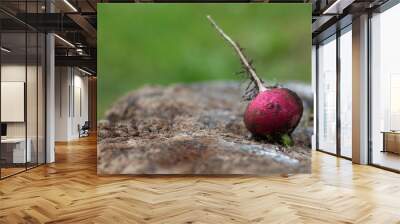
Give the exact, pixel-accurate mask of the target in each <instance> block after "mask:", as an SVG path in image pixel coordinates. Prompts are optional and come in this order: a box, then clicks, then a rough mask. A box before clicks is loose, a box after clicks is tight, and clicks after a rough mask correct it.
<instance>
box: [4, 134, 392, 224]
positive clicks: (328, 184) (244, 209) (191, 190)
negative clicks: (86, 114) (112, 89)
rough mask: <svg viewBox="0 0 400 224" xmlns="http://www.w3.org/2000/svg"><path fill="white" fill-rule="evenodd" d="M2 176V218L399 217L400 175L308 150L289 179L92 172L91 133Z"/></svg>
mask: <svg viewBox="0 0 400 224" xmlns="http://www.w3.org/2000/svg"><path fill="white" fill-rule="evenodd" d="M56 156H57V157H56V158H57V162H56V163H55V164H51V165H46V166H42V167H39V168H36V169H33V170H30V171H28V172H26V173H22V174H19V175H17V176H14V177H11V178H8V179H5V180H3V181H0V202H1V203H0V223H400V212H399V211H400V200H398V199H399V198H400V175H399V174H395V173H391V172H387V171H384V170H380V169H377V168H374V167H369V166H360V165H353V164H351V162H350V161H347V160H343V159H338V158H336V157H333V156H330V155H326V154H323V153H319V152H314V153H313V173H312V174H309V175H293V176H289V177H280V176H272V177H251V176H157V177H150V176H147V177H146V176H111V177H101V176H97V174H96V139H95V138H94V137H90V138H85V139H82V140H80V141H76V142H71V143H69V144H58V145H57V154H56Z"/></svg>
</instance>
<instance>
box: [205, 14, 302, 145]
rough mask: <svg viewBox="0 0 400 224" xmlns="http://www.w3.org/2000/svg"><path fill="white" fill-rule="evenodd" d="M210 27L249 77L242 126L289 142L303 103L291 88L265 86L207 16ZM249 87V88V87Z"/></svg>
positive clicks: (235, 45)
mask: <svg viewBox="0 0 400 224" xmlns="http://www.w3.org/2000/svg"><path fill="white" fill-rule="evenodd" d="M207 19H208V20H209V21H210V22H211V24H212V25H213V27H214V28H215V29H216V30H217V31H218V32H219V33H220V34H221V36H222V37H223V38H224V39H225V40H226V41H228V43H229V44H230V45H231V46H232V47H233V49H234V50H235V52H236V53H237V55H238V56H239V58H240V62H241V63H242V66H243V69H244V73H246V74H247V77H248V78H249V79H250V84H249V86H248V87H247V88H246V92H245V94H244V98H245V99H247V100H250V103H249V104H248V105H247V108H246V111H245V114H244V123H245V126H246V128H247V129H248V130H249V131H250V132H251V133H252V134H253V135H254V136H256V137H259V136H262V137H265V138H267V139H268V140H270V141H278V142H280V143H282V144H284V145H292V144H293V141H292V139H291V137H290V135H291V133H292V132H293V131H294V129H295V128H296V127H297V125H298V124H299V122H300V119H301V116H302V114H303V103H302V101H301V99H300V97H299V96H298V95H297V94H296V93H295V92H293V91H291V90H289V89H286V88H281V87H277V86H268V85H265V84H264V82H263V80H262V79H260V78H259V76H258V75H257V74H256V72H255V69H254V68H253V66H252V63H251V61H250V60H248V59H247V57H246V56H245V54H244V53H243V49H242V48H240V47H239V45H238V44H237V43H236V42H235V41H233V40H232V39H231V38H230V37H229V36H228V35H227V34H226V33H225V32H224V31H223V30H222V29H221V28H220V27H219V26H218V25H217V23H216V22H215V21H214V20H213V19H212V18H211V16H209V15H208V16H207ZM251 86H252V88H250V87H251Z"/></svg>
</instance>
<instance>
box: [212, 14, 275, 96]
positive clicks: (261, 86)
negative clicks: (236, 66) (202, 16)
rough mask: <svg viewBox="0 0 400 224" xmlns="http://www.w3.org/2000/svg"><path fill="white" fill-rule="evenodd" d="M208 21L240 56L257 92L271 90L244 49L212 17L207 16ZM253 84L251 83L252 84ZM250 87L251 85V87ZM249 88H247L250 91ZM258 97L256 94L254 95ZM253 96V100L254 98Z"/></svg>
mask: <svg viewBox="0 0 400 224" xmlns="http://www.w3.org/2000/svg"><path fill="white" fill-rule="evenodd" d="M207 19H208V20H209V21H210V22H211V24H212V25H213V27H214V28H215V29H216V30H217V31H218V32H219V33H220V34H221V36H222V37H223V38H224V39H225V40H226V41H228V43H229V44H230V45H231V46H232V47H233V49H234V50H235V52H236V53H237V55H238V56H239V59H240V62H241V63H242V65H243V68H244V70H245V71H246V73H247V75H248V77H249V78H250V80H251V81H252V82H253V83H254V84H255V87H256V88H257V92H263V91H266V90H268V89H269V88H267V87H265V86H264V84H263V81H262V80H261V79H260V78H259V77H258V75H257V73H256V71H255V69H254V68H253V66H252V64H251V61H250V60H249V59H248V58H247V57H246V56H245V54H244V53H243V49H242V48H240V47H239V44H237V43H236V42H235V41H233V40H232V38H230V37H229V36H228V35H227V34H226V33H225V32H224V31H223V30H222V29H221V28H220V27H219V26H218V25H217V23H216V22H215V21H214V20H213V19H212V18H211V16H210V15H207ZM250 84H251V83H250ZM249 86H250V85H249ZM249 86H248V87H247V88H246V90H247V89H249ZM252 95H254V96H255V95H256V94H252ZM254 96H252V97H251V98H253V97H254Z"/></svg>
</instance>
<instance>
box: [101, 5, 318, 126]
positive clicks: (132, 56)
mask: <svg viewBox="0 0 400 224" xmlns="http://www.w3.org/2000/svg"><path fill="white" fill-rule="evenodd" d="M206 15H211V16H212V17H213V19H214V20H215V21H216V22H217V23H218V24H219V26H220V27H221V28H222V29H223V30H224V31H225V32H226V33H227V34H228V35H230V36H231V37H232V39H234V40H235V41H236V42H238V43H239V44H240V45H241V47H243V48H245V52H246V54H247V56H248V57H249V58H251V59H253V60H254V67H255V68H256V70H257V73H258V74H259V75H260V76H262V78H263V79H265V80H273V81H277V82H282V81H287V80H299V81H304V82H310V79H311V5H310V4H265V3H252V4H248V3H243V4H241V3H229V4H225V3H224V4H221V3H216V4H208V3H207V4H206V3H200V4H182V3H180V4H150V3H144V4H129V3H127V4H109V3H108V4H98V43H97V45H98V66H97V67H98V116H99V118H100V119H101V118H103V117H104V112H105V111H106V110H107V109H108V108H109V107H110V106H111V105H112V103H114V102H115V101H116V100H117V99H118V98H119V97H121V96H122V95H125V94H126V93H127V92H129V91H130V90H134V89H137V88H139V87H141V86H143V85H146V84H150V85H151V84H159V85H168V84H171V83H190V82H198V81H205V80H232V79H241V78H240V77H239V76H238V75H235V72H238V71H240V70H241V64H240V62H239V59H238V57H237V56H236V54H235V52H234V51H233V49H232V48H231V47H230V45H228V44H227V42H226V41H225V40H223V39H222V37H221V36H220V35H219V34H218V33H217V32H216V30H215V29H214V28H213V27H212V26H211V24H210V23H209V21H208V20H207V19H206Z"/></svg>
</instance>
